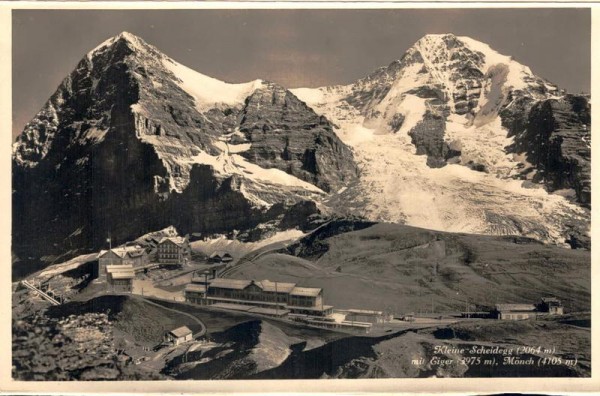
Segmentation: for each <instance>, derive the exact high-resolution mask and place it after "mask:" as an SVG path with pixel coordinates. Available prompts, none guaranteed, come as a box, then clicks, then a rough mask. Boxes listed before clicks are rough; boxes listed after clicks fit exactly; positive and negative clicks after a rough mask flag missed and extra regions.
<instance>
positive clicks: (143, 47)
mask: <svg viewBox="0 0 600 396" xmlns="http://www.w3.org/2000/svg"><path fill="white" fill-rule="evenodd" d="M119 43H123V44H125V45H126V46H127V47H129V48H130V49H131V50H133V51H134V52H140V51H141V52H147V51H152V50H154V51H156V52H159V51H158V50H157V49H156V48H154V47H153V46H151V45H150V44H148V43H147V42H145V41H144V40H143V39H142V38H141V37H138V36H136V35H135V34H133V33H129V32H127V31H123V32H121V33H119V34H117V35H116V36H112V37H111V38H109V39H107V40H105V41H103V42H102V43H100V44H99V45H98V46H97V47H96V48H94V49H93V50H91V51H90V52H89V53H88V54H87V56H88V58H92V57H93V56H94V55H96V54H99V53H103V52H104V51H106V50H107V49H109V48H112V47H115V46H117V45H118V44H119Z"/></svg>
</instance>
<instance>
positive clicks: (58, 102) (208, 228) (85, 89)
mask: <svg viewBox="0 0 600 396" xmlns="http://www.w3.org/2000/svg"><path fill="white" fill-rule="evenodd" d="M355 176H356V168H355V165H354V162H353V159H352V153H351V152H350V150H349V149H348V148H347V147H346V146H345V145H344V144H343V143H342V142H341V141H340V140H339V139H338V138H337V136H336V135H335V133H334V132H333V131H332V126H331V124H330V123H329V121H327V120H326V119H325V118H324V117H321V116H318V115H317V114H316V113H315V112H314V111H313V110H312V109H311V108H309V107H308V106H306V105H305V104H304V103H302V102H301V101H299V100H298V99H297V98H296V97H295V96H294V95H293V94H291V93H290V92H289V91H286V90H285V89H284V88H282V87H279V86H276V85H274V84H270V83H265V82H263V81H260V80H256V81H253V82H250V83H245V84H228V83H224V82H221V81H218V80H215V79H212V78H210V77H207V76H204V75H202V74H199V73H196V72H194V71H193V70H191V69H188V68H186V67H185V66H183V65H181V64H178V63H177V62H175V61H174V60H172V59H170V58H168V57H167V56H165V55H164V54H162V53H160V51H158V50H157V49H156V48H154V47H152V46H151V45H149V44H147V43H145V42H144V41H143V40H141V39H140V38H138V37H136V36H133V35H131V34H129V33H123V34H121V35H119V36H116V37H114V38H111V39H109V40H107V41H106V42H104V43H102V44H101V45H100V46H98V47H97V48H96V49H94V50H93V51H91V52H90V53H89V54H87V55H86V56H85V57H84V58H83V59H82V60H81V62H80V63H79V64H78V65H77V68H76V69H75V70H74V71H73V73H71V74H70V75H69V76H68V77H67V78H66V79H65V80H64V81H63V83H62V84H61V85H60V87H59V88H58V89H57V91H56V93H55V94H54V95H53V96H52V97H51V98H50V100H49V101H48V102H47V103H46V105H45V106H44V108H43V109H42V110H41V111H40V113H39V114H38V115H36V117H35V118H34V119H33V120H32V121H31V122H30V123H29V124H28V125H27V126H26V127H25V130H24V131H23V133H22V134H21V135H20V136H19V137H18V139H17V142H16V143H15V145H14V147H13V186H14V187H13V219H14V220H13V235H14V239H13V241H14V244H13V249H14V252H15V253H16V254H17V256H18V257H19V258H21V259H22V260H27V258H31V259H32V260H35V259H37V258H40V257H42V256H47V257H46V259H50V260H51V259H54V258H55V257H50V256H52V255H56V254H60V253H64V252H65V251H69V250H72V251H73V252H75V251H77V250H78V249H96V248H98V247H99V246H100V245H102V244H103V243H104V240H105V239H106V237H107V236H108V234H110V235H111V236H112V238H113V241H114V242H117V243H118V242H122V241H126V240H129V239H131V238H134V237H135V236H137V235H140V234H142V233H145V232H148V231H151V230H156V229H160V228H163V227H165V226H167V225H169V224H174V225H176V226H177V227H178V229H180V232H184V233H185V232H192V231H194V232H218V231H230V230H232V229H245V228H251V227H253V226H255V225H256V224H258V223H260V222H262V221H267V220H274V219H277V218H282V217H283V216H284V214H285V212H286V210H287V208H289V207H292V206H293V205H295V204H297V203H299V202H303V201H307V200H308V201H311V200H312V201H319V200H320V198H321V197H322V196H324V195H325V191H328V190H330V189H336V188H340V187H341V186H343V185H344V183H346V182H347V181H349V180H352V179H353V178H354V177H355ZM315 208H316V207H315Z"/></svg>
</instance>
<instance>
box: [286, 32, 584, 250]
mask: <svg viewBox="0 0 600 396" xmlns="http://www.w3.org/2000/svg"><path fill="white" fill-rule="evenodd" d="M292 92H293V93H294V94H295V95H297V96H298V97H299V98H300V99H302V100H303V101H305V102H306V103H308V104H309V105H310V106H311V107H312V108H313V109H315V111H316V112H318V113H319V114H322V115H324V116H326V117H327V118H328V119H329V120H331V121H332V122H333V123H334V124H335V125H337V128H336V132H337V134H338V136H339V137H340V138H341V139H342V141H344V142H345V143H346V144H348V145H350V146H351V147H352V148H353V150H354V154H355V158H356V160H357V162H358V165H359V169H360V170H361V176H360V179H359V181H358V183H356V184H355V185H353V186H352V187H351V188H348V189H344V190H343V191H340V192H339V194H338V195H339V196H333V197H329V204H330V205H331V206H335V207H337V208H341V207H346V210H347V211H348V212H357V211H358V212H360V213H363V214H365V215H367V216H368V217H369V218H371V219H373V220H382V221H391V222H404V223H406V224H410V225H414V226H419V227H425V228H433V229H437V230H445V231H454V232H469V233H484V234H520V235H527V236H532V237H535V238H538V239H541V240H545V241H551V242H554V243H558V244H563V243H565V240H568V241H569V243H571V244H572V245H574V246H579V245H580V244H584V245H585V244H587V243H588V242H589V239H588V238H589V235H587V233H588V230H589V220H590V218H589V210H588V209H587V208H589V203H590V184H589V183H590V162H589V160H590V146H589V138H590V118H589V114H590V113H589V101H588V98H585V97H583V96H573V95H568V94H566V93H565V92H564V91H562V90H560V89H558V88H557V87H556V86H555V85H553V84H551V83H550V82H548V81H546V80H544V79H542V78H540V77H537V76H535V75H534V74H533V73H532V72H531V70H530V69H529V68H528V67H526V66H523V65H521V64H519V63H518V62H516V61H515V60H513V59H512V58H510V57H508V56H504V55H501V54H499V53H497V52H496V51H494V50H492V49H491V48H490V47H489V46H487V45H486V44H483V43H480V42H478V41H476V40H473V39H471V38H468V37H456V36H454V35H452V34H444V35H427V36H425V37H423V38H422V39H420V40H419V41H418V42H417V43H415V45H414V46H412V47H411V48H410V49H408V50H407V51H406V53H405V54H404V56H403V57H402V58H401V59H400V60H397V61H394V62H392V63H391V64H390V65H389V66H388V67H386V68H381V69H378V70H376V71H375V72H374V73H372V74H371V75H369V76H367V77H366V78H363V79H361V80H358V81H356V82H355V83H353V84H350V85H346V86H333V87H323V88H317V89H305V88H302V89H294V90H292Z"/></svg>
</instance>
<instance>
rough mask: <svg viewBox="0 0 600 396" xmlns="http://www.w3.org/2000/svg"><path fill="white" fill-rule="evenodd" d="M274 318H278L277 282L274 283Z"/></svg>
mask: <svg viewBox="0 0 600 396" xmlns="http://www.w3.org/2000/svg"><path fill="white" fill-rule="evenodd" d="M275 317H279V295H278V294H277V281H275Z"/></svg>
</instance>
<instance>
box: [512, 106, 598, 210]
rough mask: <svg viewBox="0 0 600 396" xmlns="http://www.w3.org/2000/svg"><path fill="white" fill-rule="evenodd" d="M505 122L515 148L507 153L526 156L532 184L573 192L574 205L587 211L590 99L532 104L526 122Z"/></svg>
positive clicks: (588, 204)
mask: <svg viewBox="0 0 600 396" xmlns="http://www.w3.org/2000/svg"><path fill="white" fill-rule="evenodd" d="M507 119H508V121H509V125H510V126H511V127H512V131H513V133H514V134H515V144H514V145H513V146H512V147H510V148H509V149H510V150H511V151H513V152H518V153H522V152H524V153H526V154H527V160H528V161H529V162H530V163H531V164H533V165H534V166H535V167H536V168H537V174H536V175H535V176H534V179H533V181H536V182H544V183H545V185H546V188H547V189H548V190H549V191H555V190H560V189H565V188H572V189H574V190H575V192H576V194H577V201H578V202H580V203H581V204H583V205H584V206H586V207H590V205H591V149H590V139H591V129H590V126H591V117H590V104H589V99H588V98H586V97H584V96H578V95H566V96H564V97H563V98H561V99H548V100H545V101H541V102H538V103H535V104H534V105H533V106H532V107H531V110H530V111H529V114H528V116H527V118H526V119H523V118H518V117H513V118H512V119H511V118H508V117H507ZM519 127H520V128H522V129H520V131H521V132H519V129H518V128H519Z"/></svg>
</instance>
